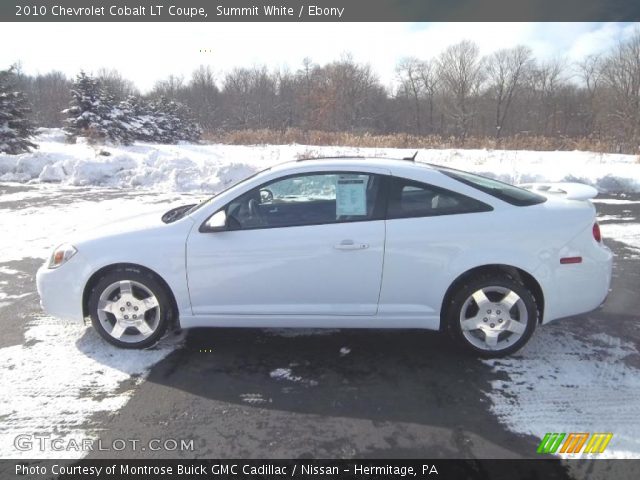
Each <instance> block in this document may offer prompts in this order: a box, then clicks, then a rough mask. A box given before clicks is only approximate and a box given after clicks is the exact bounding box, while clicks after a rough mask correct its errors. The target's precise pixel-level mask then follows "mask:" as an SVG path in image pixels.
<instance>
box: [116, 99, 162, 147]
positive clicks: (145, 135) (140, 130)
mask: <svg viewBox="0 0 640 480" xmlns="http://www.w3.org/2000/svg"><path fill="white" fill-rule="evenodd" d="M123 103H125V104H126V107H125V108H128V110H129V112H130V125H131V127H132V133H133V136H134V138H135V139H136V140H141V141H143V142H155V141H158V140H157V138H158V137H159V132H158V126H157V125H156V121H155V117H154V114H153V109H152V108H151V106H150V105H149V104H148V103H147V102H146V101H145V100H144V99H143V98H141V97H136V96H134V95H131V96H129V97H128V98H127V99H126V100H125V101H124V102H123Z"/></svg>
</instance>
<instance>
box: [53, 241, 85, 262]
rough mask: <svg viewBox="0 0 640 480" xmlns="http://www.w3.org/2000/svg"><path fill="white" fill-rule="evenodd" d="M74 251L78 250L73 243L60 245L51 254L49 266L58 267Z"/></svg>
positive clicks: (73, 253) (67, 259)
mask: <svg viewBox="0 0 640 480" xmlns="http://www.w3.org/2000/svg"><path fill="white" fill-rule="evenodd" d="M76 253H78V250H77V249H76V247H74V246H73V245H69V244H68V243H65V244H63V245H60V246H59V247H57V248H56V249H55V250H54V251H53V253H52V254H51V259H50V260H49V268H58V267H59V266H60V265H64V264H65V263H67V262H68V261H69V259H70V258H71V257H73V256H74V255H75V254H76Z"/></svg>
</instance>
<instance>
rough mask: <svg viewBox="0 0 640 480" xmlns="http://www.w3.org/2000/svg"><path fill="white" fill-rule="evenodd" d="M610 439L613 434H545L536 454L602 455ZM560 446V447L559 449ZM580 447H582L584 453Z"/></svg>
mask: <svg viewBox="0 0 640 480" xmlns="http://www.w3.org/2000/svg"><path fill="white" fill-rule="evenodd" d="M565 437H566V439H565ZM612 437H613V433H593V434H590V433H575V432H572V433H569V434H566V433H547V434H545V436H544V438H543V439H542V441H541V442H540V445H539V446H538V450H537V452H538V453H581V452H582V453H603V452H604V450H605V448H607V445H609V441H610V440H611V438H612ZM563 440H564V443H563ZM587 440H588V441H587ZM561 444H562V447H560V445H561ZM585 445H586V447H585ZM582 447H584V451H583V450H582ZM558 448H560V450H558Z"/></svg>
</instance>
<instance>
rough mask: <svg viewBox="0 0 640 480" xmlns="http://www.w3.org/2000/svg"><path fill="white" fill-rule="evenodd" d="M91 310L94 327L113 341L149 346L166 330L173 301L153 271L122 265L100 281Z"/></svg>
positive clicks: (105, 337)
mask: <svg viewBox="0 0 640 480" xmlns="http://www.w3.org/2000/svg"><path fill="white" fill-rule="evenodd" d="M89 311H90V315H91V323H92V324H93V326H94V328H95V329H96V330H97V331H98V333H99V334H100V335H101V336H102V337H103V338H104V339H105V340H107V341H108V342H109V343H112V344H113V345H116V346H118V347H121V348H145V347H148V346H151V345H153V344H155V343H156V342H157V341H158V339H160V337H162V335H163V334H164V332H165V331H166V329H167V325H168V323H169V315H170V312H171V305H170V303H169V299H168V296H167V292H166V290H165V288H164V287H163V286H162V285H161V284H160V282H158V280H157V279H156V278H155V277H154V276H153V275H152V274H150V273H143V272H141V271H139V270H133V269H131V270H130V269H122V270H116V271H113V272H111V273H108V274H107V275H105V276H104V277H102V278H101V279H100V280H99V281H98V282H97V283H96V285H95V286H94V287H93V289H92V290H91V294H90V296H89Z"/></svg>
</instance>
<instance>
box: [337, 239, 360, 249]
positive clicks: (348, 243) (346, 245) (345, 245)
mask: <svg viewBox="0 0 640 480" xmlns="http://www.w3.org/2000/svg"><path fill="white" fill-rule="evenodd" d="M333 248H335V249H336V250H364V249H365V248H369V244H368V243H355V242H354V241H353V240H342V241H341V242H340V243H336V244H335V245H334V246H333Z"/></svg>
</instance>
